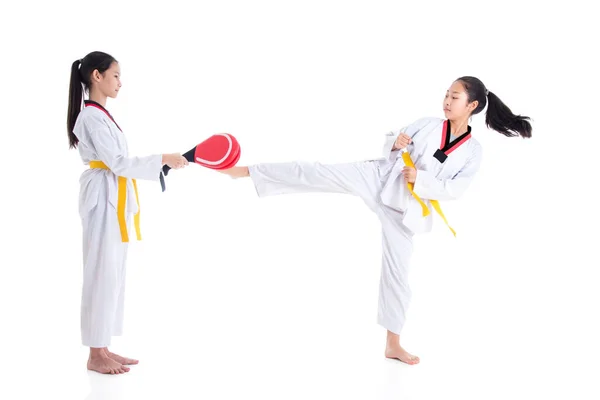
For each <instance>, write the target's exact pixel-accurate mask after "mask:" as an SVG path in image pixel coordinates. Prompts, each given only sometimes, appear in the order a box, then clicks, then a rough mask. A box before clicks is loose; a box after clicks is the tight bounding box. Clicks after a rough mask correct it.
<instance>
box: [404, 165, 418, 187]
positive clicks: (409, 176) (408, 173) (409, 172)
mask: <svg viewBox="0 0 600 400" xmlns="http://www.w3.org/2000/svg"><path fill="white" fill-rule="evenodd" d="M402 175H403V176H404V179H405V180H406V181H407V182H410V183H415V180H416V179H417V170H416V169H414V168H412V167H406V166H405V167H404V168H403V169H402Z"/></svg>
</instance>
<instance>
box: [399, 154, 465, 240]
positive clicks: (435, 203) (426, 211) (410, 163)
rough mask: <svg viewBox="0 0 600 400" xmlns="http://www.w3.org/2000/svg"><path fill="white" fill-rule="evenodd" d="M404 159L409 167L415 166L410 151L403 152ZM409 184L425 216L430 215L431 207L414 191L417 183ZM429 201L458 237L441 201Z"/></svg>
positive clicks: (409, 188)
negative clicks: (443, 210)
mask: <svg viewBox="0 0 600 400" xmlns="http://www.w3.org/2000/svg"><path fill="white" fill-rule="evenodd" d="M402 159H403V160H404V164H406V165H407V166H409V167H412V168H415V163H413V161H412V159H411V158H410V154H409V153H408V151H405V152H403V153H402ZM407 186H408V190H409V191H410V193H411V194H412V195H413V197H414V198H415V199H416V200H417V201H418V202H419V203H420V204H421V207H422V208H423V216H424V217H426V216H428V215H429V208H428V207H427V205H426V204H425V203H424V202H423V200H421V198H420V197H419V196H418V195H417V194H416V193H415V192H414V191H413V188H414V186H415V184H414V183H410V182H407ZM429 202H430V203H431V205H432V206H433V208H434V209H435V211H437V213H438V214H439V215H440V217H442V219H443V220H444V222H445V223H446V225H448V228H450V230H451V231H452V234H453V235H454V237H456V232H455V231H454V229H452V227H451V226H450V224H448V220H447V219H446V217H445V216H444V213H443V212H442V208H441V207H440V203H439V202H438V201H437V200H429Z"/></svg>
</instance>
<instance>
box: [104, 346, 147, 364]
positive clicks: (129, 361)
mask: <svg viewBox="0 0 600 400" xmlns="http://www.w3.org/2000/svg"><path fill="white" fill-rule="evenodd" d="M104 352H105V353H106V355H107V356H108V357H109V358H111V359H112V360H115V361H116V362H118V363H119V364H122V365H135V364H137V363H139V361H138V360H134V359H133V358H127V357H122V356H120V355H118V354H115V353H111V352H110V351H108V349H106V350H105V351H104Z"/></svg>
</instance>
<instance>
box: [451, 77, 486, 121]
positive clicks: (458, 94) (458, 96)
mask: <svg viewBox="0 0 600 400" xmlns="http://www.w3.org/2000/svg"><path fill="white" fill-rule="evenodd" d="M478 104H479V102H478V101H474V102H472V103H469V102H468V97H467V92H466V91H465V87H464V86H463V84H462V83H461V82H458V81H457V82H454V83H453V84H452V86H450V88H449V89H448V90H447V91H446V97H444V115H445V116H446V118H447V119H450V120H455V121H456V120H461V119H464V118H468V117H469V115H470V114H471V112H473V110H474V109H476V108H477V105H478Z"/></svg>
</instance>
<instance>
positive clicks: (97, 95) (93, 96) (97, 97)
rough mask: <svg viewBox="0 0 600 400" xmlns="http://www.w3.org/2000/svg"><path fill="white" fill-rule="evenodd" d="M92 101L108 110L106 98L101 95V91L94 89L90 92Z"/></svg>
mask: <svg viewBox="0 0 600 400" xmlns="http://www.w3.org/2000/svg"><path fill="white" fill-rule="evenodd" d="M90 100H91V101H95V102H96V103H98V104H100V105H101V106H102V107H104V108H106V96H105V95H103V94H102V93H100V91H97V90H94V88H92V90H90Z"/></svg>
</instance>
